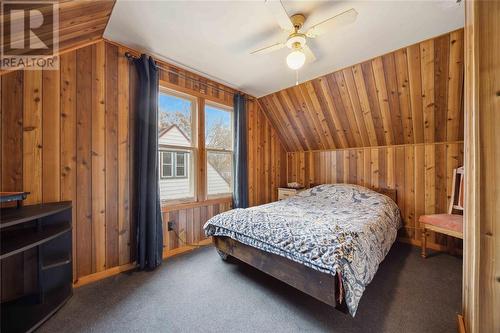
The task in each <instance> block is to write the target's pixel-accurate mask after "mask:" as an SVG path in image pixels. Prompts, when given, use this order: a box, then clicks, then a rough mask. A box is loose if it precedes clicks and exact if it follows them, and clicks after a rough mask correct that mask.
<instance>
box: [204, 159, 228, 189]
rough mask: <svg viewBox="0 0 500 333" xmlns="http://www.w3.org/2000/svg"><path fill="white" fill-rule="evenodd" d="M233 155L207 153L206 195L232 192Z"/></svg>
mask: <svg viewBox="0 0 500 333" xmlns="http://www.w3.org/2000/svg"><path fill="white" fill-rule="evenodd" d="M232 184H233V154H232V153H221V152H212V151H208V152H207V193H208V194H209V195H214V194H223V193H232V192H233V185H232Z"/></svg>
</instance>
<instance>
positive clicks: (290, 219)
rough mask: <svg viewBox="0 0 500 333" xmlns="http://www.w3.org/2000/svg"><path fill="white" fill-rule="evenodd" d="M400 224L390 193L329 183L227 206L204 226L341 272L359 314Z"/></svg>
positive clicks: (350, 302)
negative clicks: (287, 195) (268, 199)
mask: <svg viewBox="0 0 500 333" xmlns="http://www.w3.org/2000/svg"><path fill="white" fill-rule="evenodd" d="M400 226H401V216H400V211H399V208H398V206H397V205H396V203H395V202H394V201H392V200H391V199H390V198H389V197H387V196H385V195H382V194H380V193H377V192H375V191H372V190H370V189H367V188H365V187H362V186H358V185H351V184H328V185H320V186H316V187H314V188H312V189H309V190H306V191H303V192H301V193H299V194H298V195H296V196H294V197H291V198H288V199H286V200H281V201H277V202H273V203H270V204H266V205H261V206H256V207H251V208H246V209H233V210H230V211H227V212H224V213H222V214H219V215H216V216H214V217H213V218H211V219H210V220H208V221H207V223H206V224H205V225H204V229H205V234H206V235H207V236H227V237H230V238H233V239H235V240H237V241H239V242H241V243H243V244H246V245H249V246H253V247H256V248H258V249H260V250H262V251H266V252H269V253H274V254H277V255H280V256H283V257H286V258H288V259H290V260H293V261H295V262H298V263H301V264H303V265H305V266H307V267H310V268H312V269H315V270H318V271H321V272H324V273H328V274H331V275H337V274H340V277H341V278H342V285H343V288H344V292H345V301H346V304H347V307H348V309H349V312H350V314H351V315H352V316H354V315H355V314H356V310H357V308H358V304H359V301H360V299H361V296H362V295H363V292H364V290H365V288H366V286H367V285H368V284H369V283H370V282H371V280H372V279H373V277H374V275H375V273H376V271H377V269H378V266H379V264H380V263H381V262H382V260H383V259H384V258H385V256H386V255H387V253H388V252H389V249H390V248H391V246H392V244H393V243H394V241H395V240H396V235H397V230H398V229H399V228H400ZM332 292H334V291H333V290H332Z"/></svg>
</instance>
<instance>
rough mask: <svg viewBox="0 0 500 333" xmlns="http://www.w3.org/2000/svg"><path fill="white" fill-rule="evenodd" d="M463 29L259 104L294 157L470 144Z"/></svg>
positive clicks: (361, 64) (308, 83)
mask: <svg viewBox="0 0 500 333" xmlns="http://www.w3.org/2000/svg"><path fill="white" fill-rule="evenodd" d="M463 68H464V66H463V29H461V30H457V31H453V32H450V33H448V34H444V35H442V36H439V37H436V38H433V39H429V40H426V41H423V42H421V43H418V44H414V45H411V46H408V47H405V48H402V49H400V50H397V51H394V52H391V53H388V54H385V55H383V56H380V57H376V58H374V59H371V60H368V61H365V62H363V63H360V64H356V65H353V66H351V67H348V68H345V69H343V70H340V71H337V72H334V73H331V74H327V75H324V76H321V77H319V78H316V79H314V80H311V81H307V82H305V83H302V84H299V85H298V86H294V87H290V88H287V89H284V90H281V91H278V92H276V93H273V94H270V95H267V96H264V97H261V98H259V101H260V103H261V105H262V107H263V108H264V111H265V113H266V114H267V116H268V117H269V119H270V120H271V123H272V124H273V126H274V128H275V129H276V130H277V131H278V135H279V137H280V138H281V141H282V142H283V145H284V146H285V148H286V150H287V151H309V150H324V149H341V148H353V147H375V146H390V145H399V144H412V143H434V142H453V141H461V140H463V101H462V95H463V93H462V91H463Z"/></svg>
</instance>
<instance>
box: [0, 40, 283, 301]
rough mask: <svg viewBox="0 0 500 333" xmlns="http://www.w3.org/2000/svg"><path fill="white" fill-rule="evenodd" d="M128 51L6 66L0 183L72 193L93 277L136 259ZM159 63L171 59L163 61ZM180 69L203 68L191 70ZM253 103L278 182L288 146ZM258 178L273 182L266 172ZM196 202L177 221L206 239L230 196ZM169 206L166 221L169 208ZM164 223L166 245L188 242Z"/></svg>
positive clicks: (188, 85) (94, 48)
mask: <svg viewBox="0 0 500 333" xmlns="http://www.w3.org/2000/svg"><path fill="white" fill-rule="evenodd" d="M126 51H131V49H129V48H126V47H123V46H120V45H117V44H114V43H111V42H107V41H101V42H98V43H95V44H93V45H90V46H84V47H82V48H79V49H77V50H74V51H69V52H66V53H64V54H62V55H61V56H60V64H61V66H60V70H58V71H44V72H42V71H21V70H19V71H11V72H7V73H2V75H0V81H1V82H0V87H1V89H0V99H1V100H0V111H1V121H0V128H1V133H0V138H1V142H0V152H1V156H2V159H1V162H0V190H1V191H21V190H25V191H30V192H31V194H30V195H29V196H28V203H31V204H34V203H41V202H51V201H58V200H71V201H72V202H73V254H74V258H73V270H74V274H73V276H74V278H75V280H78V279H80V278H83V277H86V279H85V280H86V281H87V280H93V279H94V278H92V277H89V275H92V274H94V273H99V274H96V275H95V276H106V275H105V274H104V273H105V271H106V270H110V271H113V270H112V269H115V268H116V267H119V266H120V267H125V266H126V265H127V264H129V263H131V262H133V261H134V256H135V248H136V246H135V241H134V240H135V233H134V230H135V222H134V218H133V216H132V211H133V204H134V198H133V193H134V192H133V191H132V188H133V177H131V174H133V167H134V165H133V159H132V158H131V156H132V154H133V142H134V118H133V116H134V109H135V101H136V96H135V91H136V86H137V74H136V71H135V69H134V68H133V66H132V65H131V64H130V62H129V61H128V60H127V59H126V58H125V56H124V54H125V52H126ZM135 53H137V52H135ZM161 66H162V67H164V66H170V65H168V64H166V63H163V62H162V63H161ZM169 68H171V69H172V68H173V69H175V67H173V66H170V67H169ZM178 71H179V73H180V70H178ZM161 73H162V74H161V79H162V84H165V85H168V86H169V87H170V88H173V89H176V90H179V91H182V92H185V93H190V94H192V95H195V96H198V97H203V98H207V99H210V100H212V101H215V102H219V103H222V104H225V105H229V106H231V105H232V95H231V93H230V92H231V91H233V90H231V88H229V87H225V86H223V85H221V84H219V83H216V82H213V81H209V80H205V81H204V82H206V83H207V85H203V84H199V83H196V84H195V83H194V81H193V80H190V79H186V78H182V77H181V75H177V74H175V73H174V74H172V73H171V74H169V75H166V74H165V72H161ZM182 74H184V75H187V76H188V77H190V78H197V79H199V78H200V77H199V76H197V75H195V74H191V73H188V72H186V71H182ZM210 86H217V87H221V88H223V89H225V90H227V91H228V92H221V91H217V90H215V89H213V88H211V87H210ZM254 104H256V102H255V101H254V102H249V115H252V117H254V116H255V117H256V118H252V119H256V121H257V119H258V123H256V124H255V125H254V127H252V128H251V129H250V128H249V133H255V135H258V138H257V141H255V142H256V143H257V145H255V146H254V147H255V150H256V151H257V149H258V151H259V153H260V154H261V155H260V156H262V157H264V156H267V158H263V159H262V160H259V170H264V174H265V175H266V177H265V179H266V180H265V181H267V183H266V184H268V185H266V186H272V185H271V184H278V183H280V182H279V181H277V180H276V179H279V177H282V178H283V179H284V178H285V177H286V169H284V168H285V167H281V168H276V165H278V160H279V159H277V158H275V157H272V156H271V153H273V152H274V151H279V152H280V154H281V155H280V156H281V161H283V162H282V165H283V166H285V165H286V163H285V161H286V153H285V152H284V150H283V149H282V148H281V146H280V144H279V142H278V141H277V140H276V137H275V132H274V131H273V130H272V127H271V126H270V125H269V123H268V121H267V120H266V118H265V116H264V115H263V113H262V112H260V111H257V110H256V109H255V108H253V107H252V105H254ZM6 110H8V112H7V111H6ZM262 126H264V127H262ZM252 135H253V134H252ZM252 144H253V143H252ZM267 148H269V150H267ZM271 149H274V150H271ZM264 151H265V153H264ZM250 170H252V168H250ZM266 170H267V171H266ZM277 170H281V173H280V172H277ZM277 173H278V174H279V175H281V176H276V174H277ZM252 180H256V181H259V182H261V181H262V182H265V181H264V178H263V177H262V176H261V175H260V174H255V175H254V176H253V178H252ZM274 192H275V191H274V190H271V189H269V190H267V191H264V192H262V193H264V194H263V195H261V194H260V192H257V193H254V201H253V202H258V203H264V202H268V201H270V200H272V198H275V195H274V194H272V193H274ZM197 206H198V207H196V208H192V209H179V210H178V213H179V214H180V220H179V223H180V224H178V225H179V227H180V228H181V229H179V230H178V231H179V232H180V233H183V234H186V235H188V239H187V241H188V242H198V241H203V240H205V239H204V236H203V233H202V230H201V226H203V224H204V222H205V221H206V220H207V219H208V218H209V217H211V216H213V215H214V214H215V213H217V212H222V211H225V210H228V209H229V208H230V203H229V202H228V199H221V200H220V202H219V201H217V200H216V202H214V201H213V200H210V203H207V204H205V203H197ZM163 208H164V210H165V211H166V212H167V213H164V216H163V217H164V223H166V222H167V221H168V219H169V218H170V216H169V214H170V210H169V207H163ZM171 212H172V214H174V215H175V214H176V213H175V211H171ZM184 215H186V218H184V217H183V216H184ZM164 228H165V229H164V230H165V236H164V237H165V240H166V242H165V247H166V251H168V253H173V252H172V251H174V250H175V249H176V247H177V246H178V247H183V244H179V243H175V240H174V238H173V237H172V236H171V234H172V233H168V232H166V230H167V228H166V224H165V227H164ZM168 253H167V254H168ZM16 260H17V261H16ZM16 260H12V261H9V262H6V263H5V264H2V269H9V270H12V269H14V268H15V269H18V270H19V272H20V274H22V271H23V258H17V259H16ZM11 292H12V293H13V294H15V293H17V292H19V293H22V290H20V291H19V290H12V291H11Z"/></svg>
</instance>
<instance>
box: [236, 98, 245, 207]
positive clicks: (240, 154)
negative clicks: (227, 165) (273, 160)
mask: <svg viewBox="0 0 500 333" xmlns="http://www.w3.org/2000/svg"><path fill="white" fill-rule="evenodd" d="M233 101H234V157H233V169H234V181H233V208H247V207H248V177H247V175H248V165H247V116H246V98H245V96H244V95H242V94H235V95H234V100H233Z"/></svg>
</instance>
